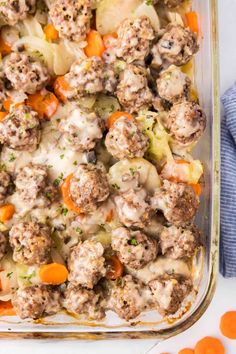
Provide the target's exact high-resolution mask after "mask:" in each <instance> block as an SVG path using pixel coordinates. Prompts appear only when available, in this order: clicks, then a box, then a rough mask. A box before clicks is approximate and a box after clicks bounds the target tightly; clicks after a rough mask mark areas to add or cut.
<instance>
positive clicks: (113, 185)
mask: <svg viewBox="0 0 236 354" xmlns="http://www.w3.org/2000/svg"><path fill="white" fill-rule="evenodd" d="M112 187H113V188H115V189H118V190H119V189H120V186H118V184H117V183H113V184H112Z"/></svg>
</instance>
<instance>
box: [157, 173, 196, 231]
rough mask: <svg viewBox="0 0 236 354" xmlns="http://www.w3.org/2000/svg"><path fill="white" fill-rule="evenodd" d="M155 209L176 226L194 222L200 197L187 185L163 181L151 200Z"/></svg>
mask: <svg viewBox="0 0 236 354" xmlns="http://www.w3.org/2000/svg"><path fill="white" fill-rule="evenodd" d="M151 204H152V207H153V208H154V209H157V210H161V211H162V212H163V214H164V216H165V218H166V219H167V220H168V221H169V222H170V223H173V224H174V225H176V226H183V225H186V224H188V223H189V222H191V221H192V219H193V217H194V216H195V214H196V212H197V209H198V207H199V197H198V196H197V195H196V193H195V192H194V190H193V188H192V187H191V186H189V185H188V184H186V183H174V182H170V181H168V180H164V181H163V185H162V187H161V188H160V189H158V190H156V191H155V193H154V196H153V197H152V198H151Z"/></svg>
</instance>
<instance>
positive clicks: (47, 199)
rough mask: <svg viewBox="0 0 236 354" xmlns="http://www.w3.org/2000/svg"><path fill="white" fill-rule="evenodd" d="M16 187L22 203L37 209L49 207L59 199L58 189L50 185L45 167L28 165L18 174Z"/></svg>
mask: <svg viewBox="0 0 236 354" xmlns="http://www.w3.org/2000/svg"><path fill="white" fill-rule="evenodd" d="M15 185H16V190H17V192H18V193H19V195H20V198H21V199H22V201H24V202H25V203H27V204H33V205H35V204H36V205H37V207H46V206H49V205H50V204H51V203H52V202H53V201H55V200H56V199H57V197H58V193H57V189H56V187H54V186H53V185H50V182H49V179H48V171H47V167H46V166H45V165H40V164H35V165H34V164H29V165H26V166H25V167H23V168H22V169H21V170H20V171H19V173H18V174H17V176H16V180H15Z"/></svg>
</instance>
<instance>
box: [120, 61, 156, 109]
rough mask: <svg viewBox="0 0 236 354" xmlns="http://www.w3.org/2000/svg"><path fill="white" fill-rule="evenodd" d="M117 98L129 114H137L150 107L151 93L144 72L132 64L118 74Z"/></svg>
mask: <svg viewBox="0 0 236 354" xmlns="http://www.w3.org/2000/svg"><path fill="white" fill-rule="evenodd" d="M116 94H117V98H118V99H119V101H120V103H121V105H122V106H123V107H124V108H125V109H126V110H127V111H129V112H131V113H133V112H139V111H140V110H142V109H148V108H149V107H150V106H151V105H152V99H153V96H152V93H151V91H150V89H149V87H148V81H147V77H146V70H145V69H144V68H142V67H139V66H135V65H132V64H129V65H127V67H126V68H125V70H124V71H123V72H122V73H121V74H120V80H119V84H118V86H117V92H116Z"/></svg>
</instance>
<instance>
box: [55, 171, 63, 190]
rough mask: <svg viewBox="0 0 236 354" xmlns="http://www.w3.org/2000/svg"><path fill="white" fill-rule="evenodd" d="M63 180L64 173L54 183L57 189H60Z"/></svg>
mask: <svg viewBox="0 0 236 354" xmlns="http://www.w3.org/2000/svg"><path fill="white" fill-rule="evenodd" d="M62 180H63V173H61V174H60V175H59V176H58V177H57V178H56V179H55V180H54V182H53V184H54V186H55V187H58V186H59V185H60V183H61V181H62Z"/></svg>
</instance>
